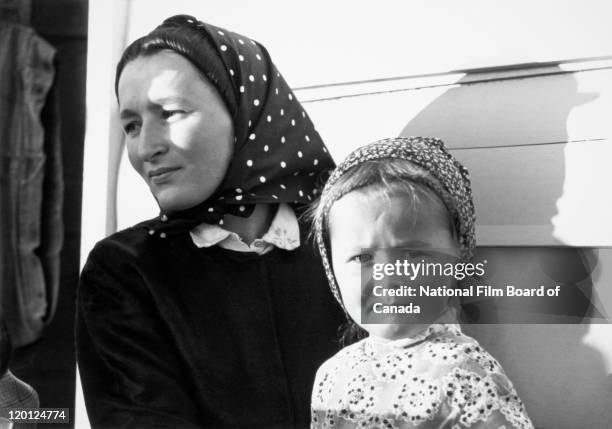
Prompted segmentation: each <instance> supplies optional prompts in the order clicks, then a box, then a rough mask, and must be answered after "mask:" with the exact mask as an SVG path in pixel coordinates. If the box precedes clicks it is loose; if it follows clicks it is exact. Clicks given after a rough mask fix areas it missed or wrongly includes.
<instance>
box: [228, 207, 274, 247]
mask: <svg viewBox="0 0 612 429" xmlns="http://www.w3.org/2000/svg"><path fill="white" fill-rule="evenodd" d="M277 208H278V204H257V205H255V210H253V213H251V216H249V217H240V216H234V215H230V214H227V215H225V218H224V219H223V228H225V229H227V230H228V231H232V232H235V233H236V234H238V235H239V236H240V237H241V238H242V240H243V241H244V242H245V243H248V244H250V243H251V242H252V241H253V240H255V239H256V238H259V237H261V236H262V235H264V234H265V233H266V232H267V231H268V229H270V224H271V223H272V219H274V215H275V214H276V210H277Z"/></svg>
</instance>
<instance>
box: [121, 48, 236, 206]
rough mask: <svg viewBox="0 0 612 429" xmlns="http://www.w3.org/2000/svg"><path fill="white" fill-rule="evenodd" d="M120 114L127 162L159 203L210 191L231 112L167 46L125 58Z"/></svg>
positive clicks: (223, 166)
mask: <svg viewBox="0 0 612 429" xmlns="http://www.w3.org/2000/svg"><path fill="white" fill-rule="evenodd" d="M118 99H119V115H120V120H121V124H122V127H123V130H124V131H125V134H126V145H127V151H128V156H129V159H130V163H131V164H132V166H133V167H134V168H135V169H136V171H137V172H138V173H139V174H140V175H141V176H142V178H143V179H144V180H145V182H146V183H147V185H149V188H150V189H151V192H152V193H153V196H154V197H155V199H156V200H157V202H158V204H159V206H160V208H161V209H162V210H164V211H174V210H182V209H187V208H189V207H193V206H195V205H197V204H199V203H201V202H202V201H204V200H206V199H208V198H209V197H210V196H211V195H212V194H213V193H214V192H215V190H216V189H217V187H218V186H219V184H220V183H221V181H222V180H223V178H224V176H225V172H226V171H227V168H228V165H229V163H230V160H231V158H232V154H233V146H234V130H233V124H232V118H231V116H230V113H229V111H228V110H227V108H226V107H225V104H224V103H223V100H222V99H221V96H220V95H219V93H218V92H217V89H216V88H215V87H214V86H213V85H212V84H210V83H209V82H208V81H207V80H206V79H205V78H204V77H203V76H202V74H201V73H200V72H199V71H198V69H196V67H195V66H194V65H193V64H192V63H191V62H190V61H189V60H187V59H186V58H184V57H183V56H181V55H179V54H177V53H175V52H173V51H170V50H167V51H160V52H158V53H156V54H153V55H149V56H143V57H138V58H136V59H135V60H133V61H130V62H129V63H128V64H127V65H126V66H125V68H124V69H123V72H122V73H121V76H120V78H119V85H118Z"/></svg>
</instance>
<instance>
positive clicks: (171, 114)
mask: <svg viewBox="0 0 612 429" xmlns="http://www.w3.org/2000/svg"><path fill="white" fill-rule="evenodd" d="M183 113H185V111H184V110H180V109H174V110H163V111H162V118H163V119H172V118H176V117H177V116H178V115H182V114H183Z"/></svg>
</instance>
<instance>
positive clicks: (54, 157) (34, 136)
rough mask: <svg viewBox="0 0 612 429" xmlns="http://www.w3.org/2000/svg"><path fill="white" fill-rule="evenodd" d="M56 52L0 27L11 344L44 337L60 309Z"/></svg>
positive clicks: (20, 31) (4, 301) (0, 145)
mask: <svg viewBox="0 0 612 429" xmlns="http://www.w3.org/2000/svg"><path fill="white" fill-rule="evenodd" d="M54 57H55V50H54V49H53V48H52V47H51V45H49V44H48V43H47V42H46V41H44V40H43V39H42V38H40V37H39V36H38V35H37V34H36V33H35V32H34V31H33V30H32V29H30V28H28V27H24V26H21V25H17V24H10V23H7V22H3V23H0V76H1V79H0V311H1V312H2V314H0V317H2V318H4V320H5V321H6V323H7V326H8V329H9V332H10V334H11V337H12V340H13V344H14V345H15V346H21V345H24V344H28V343H31V342H33V341H36V340H37V339H38V338H40V336H41V334H42V331H43V328H44V327H45V326H46V325H47V324H48V323H49V322H50V320H51V318H52V316H53V313H54V311H55V307H56V303H57V296H58V288H59V254H60V249H61V245H62V240H63V225H62V214H61V210H62V196H63V179H62V168H61V147H60V140H59V123H58V121H59V115H58V112H57V100H56V98H55V96H54V89H53V83H54V78H55V71H54V64H53V61H54Z"/></svg>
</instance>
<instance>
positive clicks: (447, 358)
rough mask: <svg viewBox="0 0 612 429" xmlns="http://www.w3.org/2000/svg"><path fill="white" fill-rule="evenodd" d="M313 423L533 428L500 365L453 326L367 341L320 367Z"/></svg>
mask: <svg viewBox="0 0 612 429" xmlns="http://www.w3.org/2000/svg"><path fill="white" fill-rule="evenodd" d="M311 413H312V416H311V417H312V420H311V428H362V427H363V428H389V429H391V428H448V429H463V428H487V429H488V428H495V429H502V428H504V429H510V428H520V429H527V428H533V424H532V422H531V420H530V419H529V417H528V416H527V412H526V410H525V407H524V406H523V403H522V402H521V400H520V398H519V397H518V395H517V393H516V390H515V389H514V387H513V386H512V383H511V382H510V380H509V379H508V377H507V376H506V375H505V373H504V371H503V369H502V367H501V365H500V364H499V363H498V362H497V361H496V360H495V359H494V358H493V357H492V356H491V355H490V354H489V353H487V352H486V351H485V350H484V349H483V348H482V347H480V345H479V344H478V342H477V341H476V340H474V339H473V338H471V337H469V336H467V335H464V334H463V333H462V332H461V329H460V328H459V325H456V324H435V325H431V326H429V328H428V329H427V330H426V331H425V332H424V333H422V334H421V335H419V336H418V337H413V338H405V339H400V340H394V341H388V340H384V339H380V338H366V339H364V340H361V341H359V342H357V343H355V344H353V345H351V346H348V347H346V348H344V349H343V350H341V351H340V352H338V353H337V354H336V355H335V356H334V357H332V358H331V359H329V360H328V361H327V362H325V363H324V364H323V365H322V366H321V367H320V368H319V370H318V372H317V376H316V379H315V383H314V387H313V393H312V411H311Z"/></svg>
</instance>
